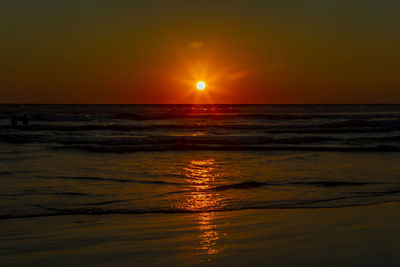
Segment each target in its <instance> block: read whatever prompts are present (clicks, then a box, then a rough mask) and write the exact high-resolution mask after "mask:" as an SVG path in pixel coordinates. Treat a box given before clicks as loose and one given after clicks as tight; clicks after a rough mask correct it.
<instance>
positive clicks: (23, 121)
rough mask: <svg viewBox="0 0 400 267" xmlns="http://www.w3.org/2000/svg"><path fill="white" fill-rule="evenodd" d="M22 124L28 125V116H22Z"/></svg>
mask: <svg viewBox="0 0 400 267" xmlns="http://www.w3.org/2000/svg"><path fill="white" fill-rule="evenodd" d="M21 120H22V123H23V124H24V125H28V123H29V118H28V115H26V114H24V116H22V119H21Z"/></svg>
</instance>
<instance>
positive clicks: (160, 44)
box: [0, 0, 400, 103]
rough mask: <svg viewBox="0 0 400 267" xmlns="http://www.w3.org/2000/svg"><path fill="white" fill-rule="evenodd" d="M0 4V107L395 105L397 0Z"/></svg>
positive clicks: (398, 93) (398, 87) (398, 86)
mask: <svg viewBox="0 0 400 267" xmlns="http://www.w3.org/2000/svg"><path fill="white" fill-rule="evenodd" d="M0 5H1V8H0V34H1V40H2V41H1V42H0V51H1V58H0V59H1V60H0V102H1V103H400V50H399V47H400V34H399V29H398V25H400V17H399V16H398V12H397V11H398V10H399V8H400V4H399V2H398V1H390V0H384V1H373V0H357V1H356V0H348V1H340V0H338V1H317V0H312V1H300V0H298V1H296V0H292V1H262V0H253V1H251V0H230V1H228V0H225V1H224V0H220V1H216V0H213V1H206V0H202V1H178V0H171V1H160V0H159V1H156V0H138V1H122V0H115V1H71V0H68V1H61V0H60V1H45V0H37V1H18V0H12V1H11V0H10V1H8V0H6V1H2V3H1V4H0ZM198 80H204V81H205V82H206V83H207V85H208V86H207V89H206V90H205V91H203V92H199V91H197V90H196V89H195V84H196V82H197V81H198Z"/></svg>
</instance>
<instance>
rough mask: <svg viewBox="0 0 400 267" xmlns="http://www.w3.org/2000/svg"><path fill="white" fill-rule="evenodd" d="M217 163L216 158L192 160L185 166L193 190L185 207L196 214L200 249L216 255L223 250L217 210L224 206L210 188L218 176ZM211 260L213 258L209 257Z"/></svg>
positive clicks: (187, 197)
mask: <svg viewBox="0 0 400 267" xmlns="http://www.w3.org/2000/svg"><path fill="white" fill-rule="evenodd" d="M217 169H218V166H217V163H216V162H215V160H214V159H206V160H192V161H190V162H189V163H188V164H187V166H186V167H185V168H184V170H185V176H186V181H187V182H188V183H189V184H190V187H191V191H190V193H189V194H188V195H187V196H186V199H185V201H184V207H185V209H187V210H188V211H192V212H199V213H197V214H196V216H197V220H198V228H199V231H200V235H199V238H200V246H199V247H198V250H200V251H201V253H204V254H206V255H209V256H210V255H216V254H218V253H220V252H221V251H222V248H220V247H219V246H218V244H217V241H218V240H219V239H220V238H221V234H220V232H219V231H218V229H217V225H216V224H215V216H216V214H215V212H213V210H218V209H221V208H222V207H223V204H222V201H221V198H220V197H219V194H217V193H216V192H215V191H212V190H209V189H210V188H212V187H213V186H214V183H215V180H216V178H217V177H218V173H217ZM208 260H211V259H208Z"/></svg>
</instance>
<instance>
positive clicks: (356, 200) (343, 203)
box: [0, 190, 400, 220]
mask: <svg viewBox="0 0 400 267" xmlns="http://www.w3.org/2000/svg"><path fill="white" fill-rule="evenodd" d="M398 194H400V190H391V191H387V192H379V193H366V194H363V195H352V196H343V197H334V198H325V199H312V200H294V201H282V202H276V201H275V202H273V203H271V202H267V203H262V202H261V203H260V202H248V203H246V204H245V205H241V206H224V207H220V206H216V207H208V208H203V209H197V210H192V209H186V208H176V207H172V208H171V207H166V208H148V209H119V208H109V209H106V208H100V207H96V208H53V207H45V206H42V205H35V207H40V208H42V209H43V210H45V211H43V212H36V213H30V214H0V219H2V220H5V219H17V218H34V217H51V216H65V215H91V216H98V215H117V214H118V215H139V214H157V213H162V214H182V213H204V212H227V211H239V210H255V209H258V210H262V209H327V208H345V207H357V206H371V205H377V204H383V203H390V202H399V201H400V199H398V198H394V199H393V198H392V199H386V198H385V196H388V195H398ZM349 201H350V202H349ZM113 202H121V201H119V200H116V201H104V202H99V203H97V204H98V205H100V206H101V205H106V204H111V203H113ZM92 204H93V203H88V205H89V206H91V205H92ZM83 205H85V204H83ZM94 205H96V203H94Z"/></svg>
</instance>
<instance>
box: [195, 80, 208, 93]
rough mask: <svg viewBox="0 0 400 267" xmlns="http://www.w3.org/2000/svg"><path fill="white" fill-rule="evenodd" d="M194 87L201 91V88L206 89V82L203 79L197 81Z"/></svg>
mask: <svg viewBox="0 0 400 267" xmlns="http://www.w3.org/2000/svg"><path fill="white" fill-rule="evenodd" d="M196 87H197V89H198V90H201V91H202V90H204V89H206V83H205V82H203V81H199V82H197V84H196Z"/></svg>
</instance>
